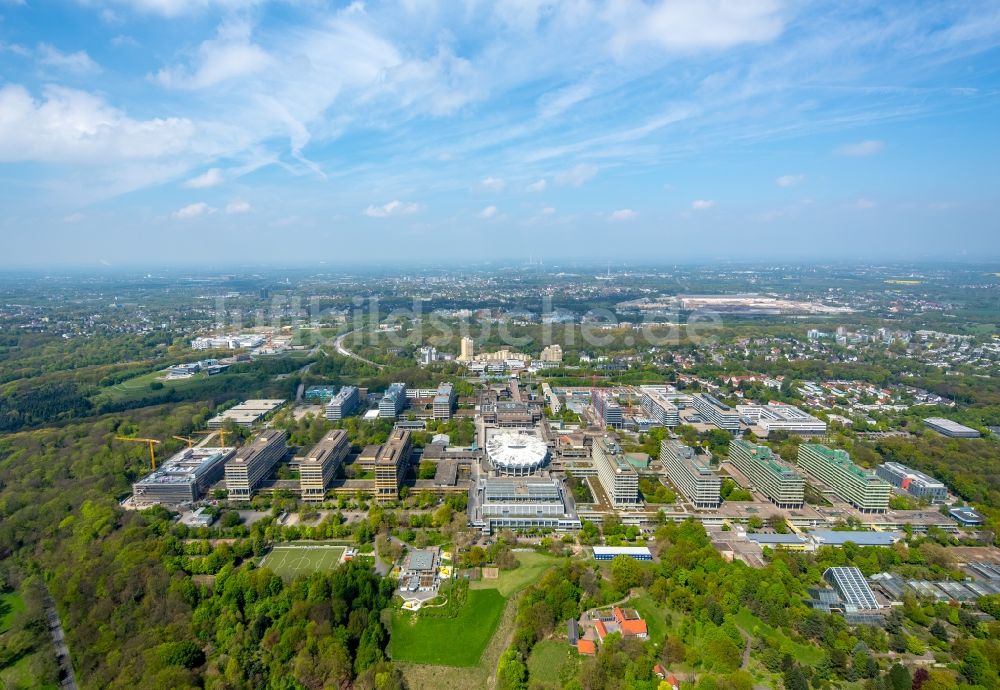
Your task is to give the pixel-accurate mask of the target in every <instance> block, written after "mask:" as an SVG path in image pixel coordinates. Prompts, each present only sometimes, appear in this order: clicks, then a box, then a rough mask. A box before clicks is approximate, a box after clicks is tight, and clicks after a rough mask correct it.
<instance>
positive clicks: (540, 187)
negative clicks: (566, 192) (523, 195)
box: [526, 178, 548, 192]
mask: <svg viewBox="0 0 1000 690" xmlns="http://www.w3.org/2000/svg"><path fill="white" fill-rule="evenodd" d="M547 186H548V184H547V183H546V182H545V179H544V178H543V179H541V180H538V181H537V182H532V183H531V184H529V185H528V186H527V187H526V189H527V190H528V191H529V192H544V191H545V188H546V187H547Z"/></svg>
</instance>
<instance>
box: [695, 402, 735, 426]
mask: <svg viewBox="0 0 1000 690" xmlns="http://www.w3.org/2000/svg"><path fill="white" fill-rule="evenodd" d="M691 407H693V408H694V409H695V411H697V413H698V414H699V416H701V418H702V419H704V420H705V422H707V423H708V424H714V425H715V426H717V427H719V428H720V429H723V430H725V431H732V432H736V431H739V430H740V413H739V412H737V411H736V410H734V409H733V408H731V407H730V406H729V405H727V404H725V403H724V402H722V401H721V400H719V399H717V398H715V397H713V396H711V395H709V394H708V393H700V394H699V395H694V396H691Z"/></svg>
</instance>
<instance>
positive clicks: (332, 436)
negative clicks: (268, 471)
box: [299, 429, 351, 501]
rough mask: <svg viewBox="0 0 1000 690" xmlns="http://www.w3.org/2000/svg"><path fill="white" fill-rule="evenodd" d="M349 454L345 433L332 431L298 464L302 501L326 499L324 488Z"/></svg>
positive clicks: (348, 442) (349, 445)
mask: <svg viewBox="0 0 1000 690" xmlns="http://www.w3.org/2000/svg"><path fill="white" fill-rule="evenodd" d="M350 452H351V442H350V441H349V440H348V439H347V432H346V431H344V430H343V429H334V430H333V431H331V432H329V433H328V434H327V435H326V436H324V437H323V438H322V439H321V440H320V442H319V443H317V444H316V445H315V446H313V447H312V450H310V451H309V453H308V454H307V455H306V456H305V457H304V458H303V459H302V461H301V462H300V463H299V487H300V488H301V489H302V500H303V501H322V500H323V499H324V498H326V487H328V486H330V480H331V479H333V478H334V476H336V474H337V470H338V469H340V466H341V464H343V462H344V458H346V457H347V454H348V453H350Z"/></svg>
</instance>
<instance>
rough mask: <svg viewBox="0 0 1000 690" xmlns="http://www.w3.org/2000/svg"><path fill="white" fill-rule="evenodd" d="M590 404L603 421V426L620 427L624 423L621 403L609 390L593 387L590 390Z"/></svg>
mask: <svg viewBox="0 0 1000 690" xmlns="http://www.w3.org/2000/svg"><path fill="white" fill-rule="evenodd" d="M590 404H591V405H593V406H594V411H595V412H597V416H598V417H600V418H601V421H602V422H604V426H605V427H611V428H612V429H620V428H621V427H622V426H623V425H624V424H625V415H624V414H622V408H621V405H619V404H618V402H617V401H616V400H615V398H614V396H613V395H612V394H611V392H610V391H602V390H598V389H596V388H595V389H593V390H592V391H591V392H590Z"/></svg>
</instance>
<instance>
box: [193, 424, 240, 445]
mask: <svg viewBox="0 0 1000 690" xmlns="http://www.w3.org/2000/svg"><path fill="white" fill-rule="evenodd" d="M231 433H232V432H231V431H226V430H225V429H215V430H213V431H196V432H194V435H195V436H211V435H212V434H218V435H219V448H224V447H225V445H226V434H231Z"/></svg>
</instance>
